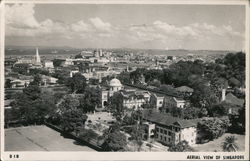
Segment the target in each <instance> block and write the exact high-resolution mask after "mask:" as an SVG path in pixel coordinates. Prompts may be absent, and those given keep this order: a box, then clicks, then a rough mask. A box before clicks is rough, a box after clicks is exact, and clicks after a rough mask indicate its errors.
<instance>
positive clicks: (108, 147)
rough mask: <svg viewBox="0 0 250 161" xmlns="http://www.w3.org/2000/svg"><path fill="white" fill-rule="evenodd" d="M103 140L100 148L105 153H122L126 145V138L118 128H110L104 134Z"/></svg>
mask: <svg viewBox="0 0 250 161" xmlns="http://www.w3.org/2000/svg"><path fill="white" fill-rule="evenodd" d="M115 126H116V125H115ZM103 138H104V143H103V144H102V148H103V149H104V150H105V151H122V150H123V149H124V148H125V147H126V145H127V138H126V136H125V135H124V134H123V133H121V132H120V130H119V128H114V127H110V128H109V129H107V130H106V131H105V132H104V134H103Z"/></svg>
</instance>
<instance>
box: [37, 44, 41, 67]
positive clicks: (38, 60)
mask: <svg viewBox="0 0 250 161" xmlns="http://www.w3.org/2000/svg"><path fill="white" fill-rule="evenodd" d="M36 63H37V64H40V63H41V59H40V56H39V53H38V48H36Z"/></svg>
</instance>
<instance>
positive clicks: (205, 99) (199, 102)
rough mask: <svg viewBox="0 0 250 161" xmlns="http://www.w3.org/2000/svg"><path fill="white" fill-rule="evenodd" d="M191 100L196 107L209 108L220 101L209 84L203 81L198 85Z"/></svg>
mask: <svg viewBox="0 0 250 161" xmlns="http://www.w3.org/2000/svg"><path fill="white" fill-rule="evenodd" d="M190 101H191V103H192V104H193V105H194V107H198V108H206V109H209V108H211V107H212V105H213V104H215V103H218V102H219V98H218V97H217V96H216V95H214V92H213V91H212V90H211V88H210V87H209V86H207V85H204V84H202V83H201V84H198V85H196V88H195V89H194V92H193V94H192V96H191V97H190Z"/></svg>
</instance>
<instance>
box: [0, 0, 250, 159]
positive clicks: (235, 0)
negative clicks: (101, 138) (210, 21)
mask: <svg viewBox="0 0 250 161" xmlns="http://www.w3.org/2000/svg"><path fill="white" fill-rule="evenodd" d="M6 3H8V4H9V3H39V4H72V3H74V4H187V5H188V4H197V5H198V4H201V5H245V8H246V15H245V17H246V23H245V24H246V27H245V29H246V31H245V52H246V91H247V92H246V138H245V152H236V153H228V152H188V153H183V152H113V153H112V152H68V151H67V152H35V151H29V152H27V151H25V152H21V151H15V152H5V151H3V150H4V124H3V123H4V102H3V101H4V42H5V41H4V33H5V32H4V31H5V29H4V27H5V26H4V4H6ZM0 11H1V12H0V13H1V19H0V23H1V28H0V42H1V44H0V47H1V48H0V50H1V51H0V52H1V54H0V68H1V70H0V73H1V77H0V82H1V86H0V90H1V95H0V99H1V102H0V105H1V128H0V130H1V140H0V142H1V159H2V160H6V161H7V160H186V157H187V155H200V156H201V157H202V156H204V155H212V156H216V155H219V156H221V157H222V156H225V155H244V157H245V160H249V50H250V49H249V37H250V32H249V29H250V26H249V1H247V0H140V1H139V0H3V1H2V2H1V4H0ZM9 154H19V157H20V158H19V159H9ZM97 154H98V155H97ZM201 159H202V158H201ZM202 160H204V159H202Z"/></svg>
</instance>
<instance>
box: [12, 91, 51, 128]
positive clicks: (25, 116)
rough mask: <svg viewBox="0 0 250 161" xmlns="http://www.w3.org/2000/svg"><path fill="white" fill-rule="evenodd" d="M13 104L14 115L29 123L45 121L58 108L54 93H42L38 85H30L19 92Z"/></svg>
mask: <svg viewBox="0 0 250 161" xmlns="http://www.w3.org/2000/svg"><path fill="white" fill-rule="evenodd" d="M11 106H12V109H11V110H12V113H13V115H14V116H17V117H16V118H18V119H19V121H20V122H23V121H24V122H25V123H26V124H28V125H29V124H34V123H42V122H44V121H45V120H46V119H47V118H49V117H50V116H51V115H52V114H53V113H54V111H55V110H56V107H55V99H54V97H53V95H51V94H50V93H41V90H40V88H39V87H37V86H28V87H27V88H25V89H23V93H17V94H16V95H15V98H14V101H13V102H12V104H11Z"/></svg>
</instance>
